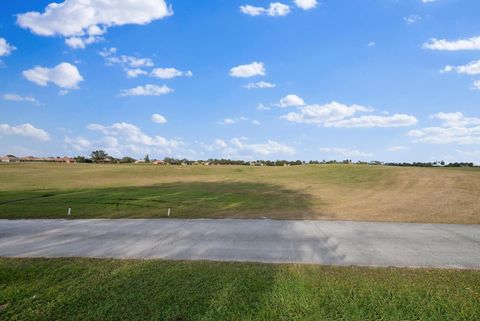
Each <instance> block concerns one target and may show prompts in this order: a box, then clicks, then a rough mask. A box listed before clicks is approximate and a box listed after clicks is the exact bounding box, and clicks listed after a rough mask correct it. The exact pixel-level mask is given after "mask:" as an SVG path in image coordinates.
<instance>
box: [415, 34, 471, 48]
mask: <svg viewBox="0 0 480 321" xmlns="http://www.w3.org/2000/svg"><path fill="white" fill-rule="evenodd" d="M422 47H423V48H424V49H430V50H442V51H459V50H480V37H472V38H468V39H459V40H453V41H451V40H446V39H435V38H434V39H430V41H429V42H426V43H424V44H423V45H422Z"/></svg>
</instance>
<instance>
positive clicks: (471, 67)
mask: <svg viewBox="0 0 480 321" xmlns="http://www.w3.org/2000/svg"><path fill="white" fill-rule="evenodd" d="M441 72H442V73H446V72H456V73H458V74H466V75H478V74H480V60H476V61H472V62H470V63H468V64H466V65H463V66H450V65H449V66H446V67H445V68H444V69H443V70H442V71H441Z"/></svg>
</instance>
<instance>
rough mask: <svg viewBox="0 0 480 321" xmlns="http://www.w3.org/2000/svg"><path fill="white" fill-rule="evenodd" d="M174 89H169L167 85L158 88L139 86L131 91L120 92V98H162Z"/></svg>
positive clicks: (154, 86)
mask: <svg viewBox="0 0 480 321" xmlns="http://www.w3.org/2000/svg"><path fill="white" fill-rule="evenodd" d="M172 92H173V89H171V88H169V87H167V86H166V85H163V86H157V85H152V84H148V85H145V86H137V87H135V88H131V89H124V90H122V91H121V92H120V96H122V97H126V96H160V95H166V94H169V93H172Z"/></svg>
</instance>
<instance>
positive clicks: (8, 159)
mask: <svg viewBox="0 0 480 321" xmlns="http://www.w3.org/2000/svg"><path fill="white" fill-rule="evenodd" d="M19 161H20V159H18V157H15V156H13V155H5V156H3V157H0V163H18V162H19Z"/></svg>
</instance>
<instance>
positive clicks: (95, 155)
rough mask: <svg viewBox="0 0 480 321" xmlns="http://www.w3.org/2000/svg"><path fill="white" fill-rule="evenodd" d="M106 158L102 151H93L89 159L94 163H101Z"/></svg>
mask: <svg viewBox="0 0 480 321" xmlns="http://www.w3.org/2000/svg"><path fill="white" fill-rule="evenodd" d="M107 157H108V154H107V153H106V152H105V151H104V150H95V151H93V152H92V154H90V158H91V159H92V161H94V162H95V163H101V162H103V161H104V160H105V159H106V158H107Z"/></svg>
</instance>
